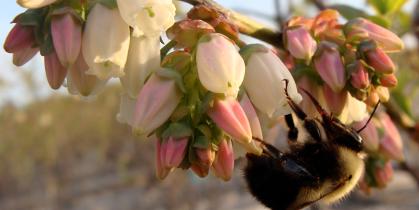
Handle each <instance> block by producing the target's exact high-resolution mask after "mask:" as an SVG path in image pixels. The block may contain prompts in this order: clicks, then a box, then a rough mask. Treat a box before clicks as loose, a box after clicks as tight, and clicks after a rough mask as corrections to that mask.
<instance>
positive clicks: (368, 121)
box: [356, 101, 381, 133]
mask: <svg viewBox="0 0 419 210" xmlns="http://www.w3.org/2000/svg"><path fill="white" fill-rule="evenodd" d="M380 103H381V101H378V102H377V104H376V105H375V106H374V109H373V110H372V112H371V115H370V118H368V120H367V122H366V123H365V125H364V126H362V128H360V129H359V130H357V131H356V132H357V133H360V132H361V131H362V130H364V129H365V128H366V127H367V125H368V123H370V121H371V119H372V117H373V116H374V114H375V111H377V108H378V105H380Z"/></svg>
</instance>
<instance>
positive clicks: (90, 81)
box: [67, 52, 106, 96]
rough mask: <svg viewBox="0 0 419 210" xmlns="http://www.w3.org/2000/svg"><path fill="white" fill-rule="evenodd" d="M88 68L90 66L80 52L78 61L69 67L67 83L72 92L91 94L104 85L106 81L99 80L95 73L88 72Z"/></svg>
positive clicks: (83, 94)
mask: <svg viewBox="0 0 419 210" xmlns="http://www.w3.org/2000/svg"><path fill="white" fill-rule="evenodd" d="M88 70H89V66H88V65H87V64H86V61H85V60H84V57H83V54H82V53H81V52H80V54H79V56H78V58H77V60H76V62H75V63H74V64H73V65H71V66H70V68H69V69H68V71H69V74H68V78H67V84H68V88H69V92H70V93H71V94H80V95H82V96H89V95H91V94H94V93H95V92H97V91H98V90H100V89H101V87H103V86H104V84H105V83H106V81H103V80H99V79H98V78H97V77H96V76H94V75H90V74H86V72H87V71H88Z"/></svg>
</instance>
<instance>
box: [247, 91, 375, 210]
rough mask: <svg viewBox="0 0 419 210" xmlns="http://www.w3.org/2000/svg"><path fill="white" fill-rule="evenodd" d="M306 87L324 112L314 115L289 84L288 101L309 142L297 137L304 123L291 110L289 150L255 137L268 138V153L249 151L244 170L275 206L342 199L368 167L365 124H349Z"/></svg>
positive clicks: (276, 209)
mask: <svg viewBox="0 0 419 210" xmlns="http://www.w3.org/2000/svg"><path fill="white" fill-rule="evenodd" d="M302 91H303V92H305V94H307V95H308V97H309V99H310V100H311V101H312V103H313V104H314V106H315V107H316V109H317V111H318V112H319V113H320V117H319V118H308V117H307V115H306V114H305V113H304V112H303V111H302V109H301V108H300V107H298V105H297V104H296V103H294V102H293V101H292V99H291V98H290V97H289V96H288V93H287V84H286V86H285V93H286V96H287V99H288V104H289V106H290V107H291V108H292V110H293V112H294V113H295V115H296V116H297V117H298V119H299V120H301V121H302V127H303V129H304V130H305V131H306V132H307V134H308V135H307V137H306V139H305V141H304V143H300V142H297V137H298V129H297V128H296V126H295V124H294V121H293V118H292V115H291V114H290V115H286V116H285V121H286V123H287V126H288V127H289V131H288V140H289V145H290V150H289V151H287V152H282V151H279V150H278V149H277V148H276V147H274V146H273V145H271V144H269V143H266V142H264V141H262V140H261V139H255V140H257V141H260V142H261V143H262V145H263V147H264V151H263V154H262V155H260V156H258V155H254V154H250V153H249V154H247V155H246V158H247V165H246V167H245V168H244V175H245V180H246V182H247V185H248V188H249V191H250V192H251V193H252V194H253V196H254V197H255V198H256V199H257V200H258V201H260V202H261V203H262V204H264V205H265V206H266V207H268V208H271V209H273V210H295V209H301V208H304V207H306V206H308V205H310V204H313V203H315V202H317V201H320V200H322V201H324V202H325V203H333V202H335V201H338V200H339V199H341V198H343V197H344V196H345V195H347V194H349V193H350V192H351V190H352V189H353V188H354V187H355V186H356V185H357V183H358V181H359V179H360V177H361V175H362V173H363V169H364V162H363V159H362V156H363V153H362V138H361V136H360V135H359V132H360V131H361V130H362V129H363V128H362V129H360V130H358V131H356V130H354V129H352V128H350V127H348V126H346V125H344V124H343V123H341V122H340V121H339V120H338V119H337V118H335V117H333V116H332V115H331V114H328V113H327V112H326V111H325V110H324V109H323V108H322V107H321V106H320V104H319V103H318V101H317V100H316V99H315V98H314V97H313V96H312V95H310V93H308V92H307V91H305V90H302ZM377 106H378V104H377ZM377 106H376V107H375V109H376V108H377ZM375 109H374V111H375ZM374 111H373V112H374ZM368 122H369V121H368ZM368 122H367V123H368ZM364 127H365V126H364ZM321 130H322V131H321Z"/></svg>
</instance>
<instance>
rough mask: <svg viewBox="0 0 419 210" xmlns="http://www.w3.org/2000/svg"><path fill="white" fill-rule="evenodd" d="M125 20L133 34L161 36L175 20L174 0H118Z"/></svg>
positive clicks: (137, 35)
mask: <svg viewBox="0 0 419 210" xmlns="http://www.w3.org/2000/svg"><path fill="white" fill-rule="evenodd" d="M117 3H118V9H119V11H120V13H121V16H122V18H123V19H124V21H125V22H126V23H127V24H128V25H130V26H131V27H132V28H133V29H134V30H133V36H135V37H139V36H143V35H145V36H153V37H155V36H159V35H160V33H161V32H163V31H165V30H167V29H168V28H169V27H170V26H172V25H173V23H174V22H175V14H176V7H175V5H174V4H173V2H172V0H117Z"/></svg>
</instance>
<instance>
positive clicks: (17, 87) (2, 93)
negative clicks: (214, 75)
mask: <svg viewBox="0 0 419 210" xmlns="http://www.w3.org/2000/svg"><path fill="white" fill-rule="evenodd" d="M302 1H303V0H293V1H292V2H293V3H294V4H298V2H302ZM410 1H412V0H410ZM413 1H415V0H413ZM413 1H412V2H410V3H409V5H406V8H412V7H413V6H412V5H413V3H414V2H413ZM217 2H220V3H221V4H223V5H224V6H226V7H228V8H232V9H236V10H239V11H255V13H261V14H264V15H266V16H273V15H274V14H275V11H274V4H273V0H217ZM244 2H245V3H244ZM261 2H264V3H263V4H261ZM281 2H284V1H281ZM287 2H288V1H287ZM327 2H339V3H347V2H348V1H346V0H329V1H327ZM364 2H365V1H364V0H351V1H350V4H351V5H352V6H355V7H363V5H364ZM1 7H2V8H1V12H0V40H1V41H0V42H1V43H3V42H4V40H5V38H6V36H7V34H8V32H9V30H10V29H11V28H12V26H13V25H12V24H10V21H11V20H12V19H13V18H14V17H15V16H16V15H17V14H19V13H20V12H22V11H24V9H23V8H21V7H19V6H18V5H17V4H16V2H15V1H11V0H4V1H2V4H1ZM308 13H310V12H308ZM307 15H308V16H310V15H311V14H307ZM259 20H261V21H264V20H263V19H259ZM0 64H1V66H2V68H0V80H2V81H5V82H6V86H3V87H1V86H0V106H1V105H2V104H4V103H5V102H7V101H13V102H14V103H15V104H20V105H21V104H25V102H28V101H30V100H31V99H32V98H33V97H32V96H33V93H28V92H27V91H25V89H24V88H23V87H24V83H23V82H22V79H21V77H20V76H19V74H21V73H24V72H26V73H27V72H33V75H34V78H35V82H36V84H37V85H38V87H39V88H40V91H39V92H38V93H37V94H38V95H40V96H48V95H50V94H51V93H54V92H57V91H52V90H50V89H49V88H48V84H47V81H46V78H45V75H44V74H45V73H44V70H43V67H42V65H43V61H42V59H41V57H40V56H37V57H36V58H35V59H33V61H31V62H29V63H28V64H26V65H25V66H23V67H21V68H17V67H14V66H13V64H12V56H11V55H10V54H8V53H6V52H4V50H3V49H0ZM59 92H60V93H65V92H66V90H65V89H64V88H61V90H60V91H59Z"/></svg>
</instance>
